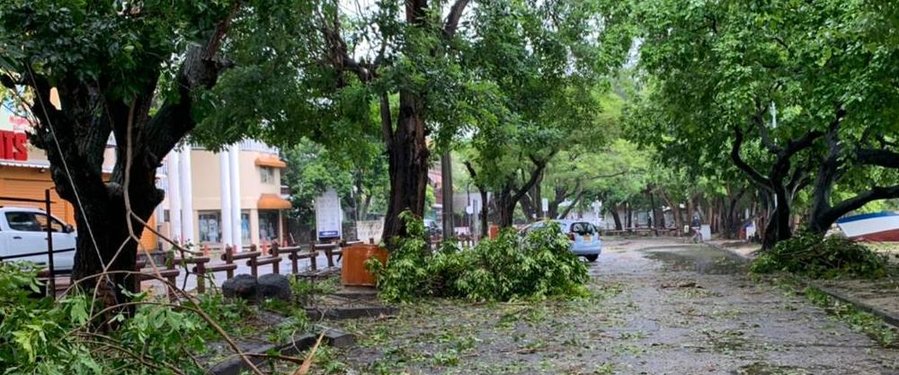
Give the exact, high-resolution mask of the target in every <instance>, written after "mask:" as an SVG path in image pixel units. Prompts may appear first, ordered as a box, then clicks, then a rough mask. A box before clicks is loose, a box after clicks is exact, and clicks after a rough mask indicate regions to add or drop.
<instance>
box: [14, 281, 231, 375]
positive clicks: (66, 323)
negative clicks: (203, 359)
mask: <svg viewBox="0 0 899 375" xmlns="http://www.w3.org/2000/svg"><path fill="white" fill-rule="evenodd" d="M36 276H37V269H35V268H34V267H33V266H30V265H27V264H15V263H0V374H98V375H99V374H150V373H152V374H166V373H175V371H172V369H177V370H178V371H180V372H181V373H185V374H203V373H205V371H204V370H203V369H202V368H200V367H199V366H198V364H197V363H196V362H194V360H193V359H192V358H191V356H189V355H186V353H202V351H203V350H205V340H204V337H208V336H210V335H209V334H208V332H209V330H210V329H209V327H208V325H207V322H206V321H205V320H203V319H201V318H200V317H199V316H198V315H197V314H195V313H193V312H192V311H191V310H190V308H196V307H199V308H203V307H204V306H205V307H206V308H209V307H210V306H209V304H214V303H215V300H212V299H209V300H207V299H202V300H201V301H200V303H199V304H198V305H199V306H197V305H193V306H188V308H186V309H185V308H178V307H173V306H171V305H168V304H166V303H160V302H152V301H146V303H141V304H140V306H138V307H137V308H136V309H135V310H134V315H133V316H130V317H125V316H124V315H120V314H115V315H112V316H108V315H104V316H105V318H104V319H111V321H112V322H115V324H114V325H115V326H116V327H115V329H113V330H111V331H107V332H100V331H98V327H97V324H96V323H106V322H108V320H104V321H103V322H98V321H97V320H93V323H92V322H91V320H92V316H91V314H96V313H98V312H100V311H101V310H103V308H104V306H101V305H99V304H96V305H94V306H93V308H92V304H91V300H90V298H91V296H90V295H84V294H71V295H66V296H64V297H61V298H59V299H56V300H54V299H53V298H49V297H40V296H39V295H38V294H37V292H38V291H39V289H40V284H39V283H38V280H37V277H36ZM143 298H145V295H137V296H134V301H135V302H141V301H142V299H143ZM222 311H224V310H222ZM232 313H234V311H227V312H226V313H223V314H225V315H228V314H232ZM213 315H215V318H222V316H221V315H222V314H219V313H213ZM229 318H233V317H229ZM98 319H99V318H98ZM101 325H102V324H101Z"/></svg>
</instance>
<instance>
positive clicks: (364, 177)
mask: <svg viewBox="0 0 899 375" xmlns="http://www.w3.org/2000/svg"><path fill="white" fill-rule="evenodd" d="M355 148H356V150H355V152H354V153H353V154H345V153H343V152H336V151H333V150H329V149H327V148H325V147H324V146H321V145H319V144H316V143H314V142H312V141H310V140H308V139H303V140H301V141H299V142H298V143H297V144H296V145H294V146H291V147H289V148H286V149H284V150H283V157H284V159H285V161H286V162H287V169H286V170H285V173H284V182H285V183H286V184H287V186H289V187H290V189H291V202H292V203H293V207H294V212H293V215H295V216H296V217H298V218H300V219H305V220H307V221H310V222H311V220H312V219H313V218H314V217H315V215H314V213H315V212H314V210H315V207H314V205H313V204H312V201H313V200H314V199H315V198H316V197H318V196H319V195H321V194H322V193H324V192H325V190H327V189H328V188H333V189H334V190H336V191H337V195H338V196H339V197H340V198H341V199H342V200H343V203H344V207H355V209H356V214H358V217H359V219H360V220H365V219H366V217H367V216H368V214H369V213H370V212H377V213H383V212H384V210H385V209H386V196H387V190H388V189H389V183H388V180H387V175H388V174H387V160H386V157H385V156H384V153H383V147H381V146H380V145H379V144H378V143H373V141H372V140H368V143H366V142H360V144H359V145H357V146H356V147H355Z"/></svg>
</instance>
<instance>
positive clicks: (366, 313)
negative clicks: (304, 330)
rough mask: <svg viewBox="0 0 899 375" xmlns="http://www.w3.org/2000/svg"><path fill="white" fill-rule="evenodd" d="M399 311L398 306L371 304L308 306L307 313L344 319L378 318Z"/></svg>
mask: <svg viewBox="0 0 899 375" xmlns="http://www.w3.org/2000/svg"><path fill="white" fill-rule="evenodd" d="M398 311H399V309H397V308H396V307H389V306H370V307H348V308H332V309H314V308H307V309H306V315H308V316H309V319H313V320H319V319H329V320H344V319H358V318H377V317H378V316H381V315H396V313H397V312H398Z"/></svg>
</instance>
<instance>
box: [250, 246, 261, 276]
mask: <svg viewBox="0 0 899 375" xmlns="http://www.w3.org/2000/svg"><path fill="white" fill-rule="evenodd" d="M250 252H251V253H254V252H256V245H250ZM258 257H259V255H253V256H252V257H250V261H249V262H248V263H250V274H252V275H253V277H257V276H259V270H258V269H257V268H258V266H257V265H256V258H258Z"/></svg>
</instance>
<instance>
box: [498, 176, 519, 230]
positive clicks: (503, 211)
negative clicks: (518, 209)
mask: <svg viewBox="0 0 899 375" xmlns="http://www.w3.org/2000/svg"><path fill="white" fill-rule="evenodd" d="M513 195H514V194H512V188H511V187H508V186H507V187H506V188H504V189H503V190H502V191H500V193H499V194H497V197H496V208H497V213H498V214H499V220H498V223H497V224H498V225H499V226H500V228H511V227H512V224H513V217H514V212H515V206H516V204H517V203H518V201H516V200H515V199H514V198H515V197H514V196H513Z"/></svg>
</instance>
